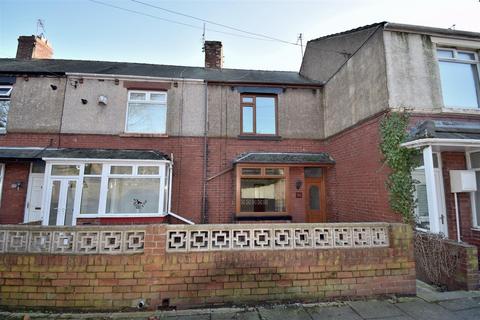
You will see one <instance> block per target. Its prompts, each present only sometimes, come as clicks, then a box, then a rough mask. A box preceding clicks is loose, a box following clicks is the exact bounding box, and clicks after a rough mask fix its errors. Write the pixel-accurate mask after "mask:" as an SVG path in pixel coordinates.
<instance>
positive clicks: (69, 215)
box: [65, 181, 77, 226]
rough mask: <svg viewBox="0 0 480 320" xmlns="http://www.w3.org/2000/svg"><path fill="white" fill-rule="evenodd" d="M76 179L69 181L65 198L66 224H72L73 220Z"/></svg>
mask: <svg viewBox="0 0 480 320" xmlns="http://www.w3.org/2000/svg"><path fill="white" fill-rule="evenodd" d="M75 190H77V182H76V181H67V197H66V200H65V225H66V226H71V225H72V221H73V205H74V202H75Z"/></svg>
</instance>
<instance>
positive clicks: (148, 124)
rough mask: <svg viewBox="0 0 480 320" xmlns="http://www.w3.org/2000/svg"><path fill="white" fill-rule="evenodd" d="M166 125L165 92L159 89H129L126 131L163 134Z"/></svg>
mask: <svg viewBox="0 0 480 320" xmlns="http://www.w3.org/2000/svg"><path fill="white" fill-rule="evenodd" d="M166 127H167V93H166V92H159V91H129V92H128V106H127V121H126V126H125V131H126V132H128V133H158V134H165V133H166Z"/></svg>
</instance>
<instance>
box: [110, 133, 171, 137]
mask: <svg viewBox="0 0 480 320" xmlns="http://www.w3.org/2000/svg"><path fill="white" fill-rule="evenodd" d="M119 136H120V137H122V138H168V134H166V133H128V132H126V133H121V134H119Z"/></svg>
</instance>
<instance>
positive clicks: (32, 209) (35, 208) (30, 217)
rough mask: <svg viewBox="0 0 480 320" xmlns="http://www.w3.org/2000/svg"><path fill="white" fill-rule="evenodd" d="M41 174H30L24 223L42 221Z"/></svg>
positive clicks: (42, 176) (42, 175)
mask: <svg viewBox="0 0 480 320" xmlns="http://www.w3.org/2000/svg"><path fill="white" fill-rule="evenodd" d="M43 179H44V174H43V173H30V176H29V180H28V189H27V203H26V205H25V222H37V221H42V194H43Z"/></svg>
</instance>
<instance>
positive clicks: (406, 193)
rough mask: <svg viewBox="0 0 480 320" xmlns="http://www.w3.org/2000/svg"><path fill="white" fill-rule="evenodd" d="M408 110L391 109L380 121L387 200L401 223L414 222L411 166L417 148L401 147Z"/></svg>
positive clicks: (414, 166) (404, 137)
mask: <svg viewBox="0 0 480 320" xmlns="http://www.w3.org/2000/svg"><path fill="white" fill-rule="evenodd" d="M409 118H410V116H409V114H408V113H406V112H391V113H388V114H386V115H385V117H384V118H383V119H382V121H381V123H380V139H381V142H380V150H381V152H382V154H383V162H384V164H385V165H387V166H388V167H389V168H390V170H391V171H390V174H389V176H388V179H387V181H386V186H387V190H388V192H389V203H390V207H391V208H392V210H393V211H394V212H396V213H398V214H401V215H402V217H403V221H404V222H405V223H408V224H411V225H413V224H414V222H415V218H414V210H415V205H416V204H415V198H414V191H415V184H414V182H415V181H414V179H413V178H412V170H413V169H415V168H416V167H417V166H418V155H419V151H418V150H415V149H407V148H404V147H401V146H400V144H401V143H403V142H405V139H406V138H407V134H408V133H407V126H408V122H409Z"/></svg>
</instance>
